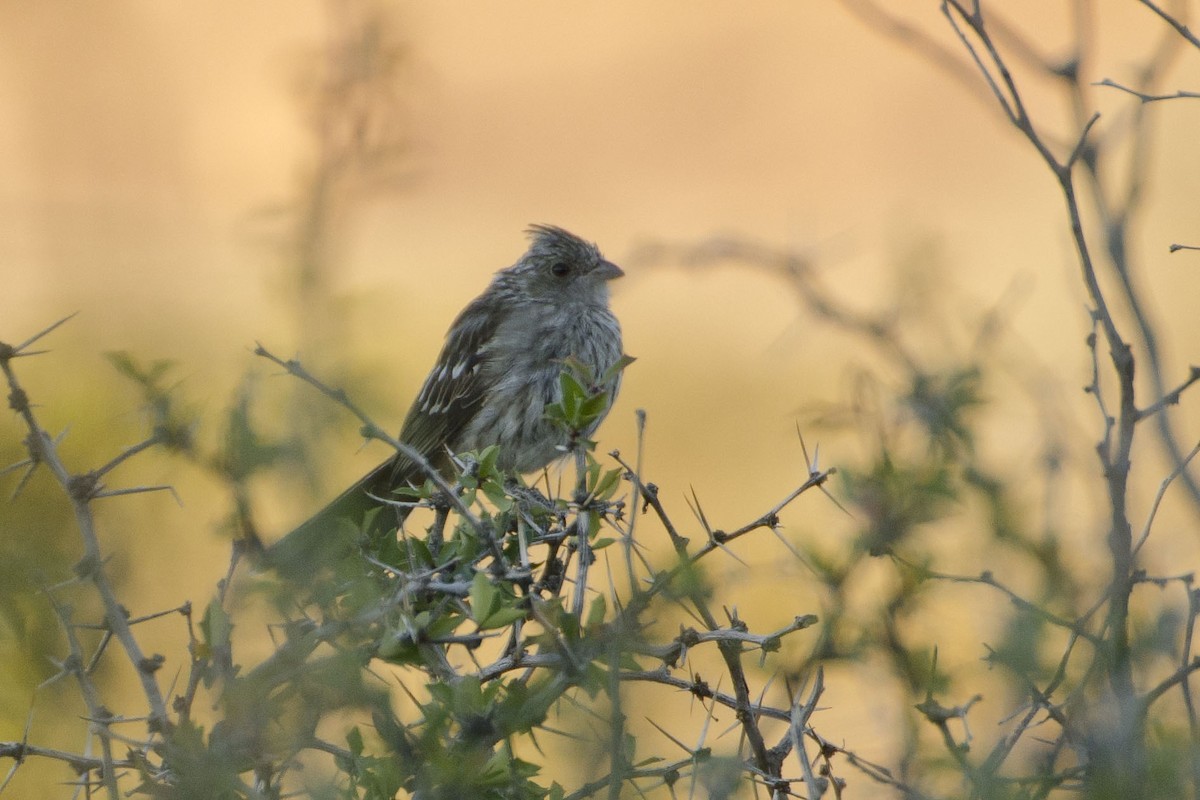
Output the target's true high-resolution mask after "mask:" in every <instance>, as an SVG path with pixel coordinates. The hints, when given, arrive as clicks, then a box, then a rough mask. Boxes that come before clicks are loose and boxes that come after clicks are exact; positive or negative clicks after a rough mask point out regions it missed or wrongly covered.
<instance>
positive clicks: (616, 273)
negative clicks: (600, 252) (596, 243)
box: [596, 261, 625, 281]
mask: <svg viewBox="0 0 1200 800" xmlns="http://www.w3.org/2000/svg"><path fill="white" fill-rule="evenodd" d="M624 274H625V270H623V269H621V268H620V267H618V266H617V265H616V264H614V263H612V262H611V261H601V262H600V263H599V265H597V266H596V277H598V278H600V279H601V280H605V281H611V280H612V279H613V278H620V277H621V276H622V275H624Z"/></svg>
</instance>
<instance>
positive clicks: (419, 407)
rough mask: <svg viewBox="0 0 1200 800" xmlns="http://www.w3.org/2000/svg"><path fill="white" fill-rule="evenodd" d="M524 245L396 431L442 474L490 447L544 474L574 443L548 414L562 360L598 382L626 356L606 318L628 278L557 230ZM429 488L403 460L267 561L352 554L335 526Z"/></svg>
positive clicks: (370, 477)
mask: <svg viewBox="0 0 1200 800" xmlns="http://www.w3.org/2000/svg"><path fill="white" fill-rule="evenodd" d="M529 235H530V239H531V243H530V246H529V249H528V251H526V253H525V254H524V255H523V256H521V258H520V259H519V260H518V261H517V263H516V264H514V265H513V266H511V267H509V268H508V269H504V270H501V271H500V272H497V273H496V275H495V276H494V278H493V279H492V282H491V285H489V286H488V288H487V289H486V290H485V291H484V292H483V294H481V295H479V297H477V298H475V299H474V300H473V301H471V303H470V304H469V305H468V306H467V307H466V308H465V309H463V311H462V313H460V314H459V315H458V318H457V319H456V320H455V321H454V324H453V325H451V326H450V330H449V331H448V332H447V334H446V343H445V344H444V345H443V347H442V352H441V355H439V356H438V360H437V363H436V364H434V366H433V369H432V370H430V372H429V376H428V377H427V378H426V379H425V384H424V385H423V386H422V387H421V391H420V393H419V394H418V395H417V399H416V400H415V401H414V402H413V405H412V408H411V409H410V410H409V412H408V416H407V417H406V418H405V420H404V425H403V426H402V428H401V430H400V437H399V440H400V442H402V443H403V444H406V445H408V446H410V447H412V448H413V449H415V450H416V451H417V452H419V453H421V454H422V455H423V456H424V457H425V458H426V459H427V460H428V461H429V462H431V463H432V464H433V465H434V466H435V467H436V468H437V469H438V470H440V471H442V472H446V471H447V470H448V469H449V466H450V454H451V453H458V452H463V451H466V450H480V449H483V448H485V447H488V446H491V445H499V448H500V449H499V460H498V465H499V466H500V468H501V469H504V470H507V471H511V472H516V473H528V472H535V471H537V470H540V469H542V468H544V467H546V466H548V465H549V464H550V463H551V462H553V461H555V460H556V459H558V458H560V457H561V456H563V455H565V454H566V450H567V445H568V443H569V442H568V432H567V431H565V430H563V429H562V427H561V426H559V425H557V424H555V423H554V422H553V421H552V420H549V419H547V417H546V413H545V410H546V406H547V405H548V404H550V403H554V402H557V401H559V400H561V399H562V397H561V394H562V389H561V384H560V381H559V376H560V375H561V373H562V371H563V369H564V361H565V360H567V359H569V358H573V359H575V360H577V361H578V362H580V363H582V364H583V365H584V366H585V367H586V368H587V369H588V370H589V371H590V372H591V374H592V375H594V376H596V377H597V379H599V378H600V377H601V376H604V375H605V373H607V372H608V371H609V369H610V368H611V367H613V366H614V365H615V364H616V363H617V362H618V360H619V359H620V358H621V356H622V349H621V326H620V324H619V323H618V322H617V318H616V317H615V316H613V313H612V311H611V310H609V307H608V282H609V281H611V280H613V279H614V278H619V277H621V276H622V275H624V273H623V272H622V271H621V269H620V268H619V267H617V266H616V265H615V264H613V263H612V262H610V261H607V260H605V258H604V256H602V255H601V254H600V250H599V249H598V248H597V247H596V245H594V244H592V243H590V242H587V241H584V240H583V239H580V238H579V237H578V236H575V235H573V234H571V233H568V232H567V231H565V230H563V229H562V228H557V227H554V226H551V225H534V226H532V227H531V228H530V229H529ZM619 384H620V377H619V375H617V376H614V377H612V378H610V379H609V382H608V384H607V385H603V386H601V387H599V388H601V389H603V390H604V391H606V393H607V394H608V397H609V406H610V407H611V405H612V401H613V399H615V397H616V394H617V389H618V388H619ZM606 413H607V412H606ZM602 418H603V417H601V419H597V420H596V422H595V423H594V425H593V427H592V430H588V431H584V432H583V433H584V435H585V436H589V435H590V434H591V433H592V432H593V430H594V429H595V427H596V426H598V425H599V424H600V421H601V420H602ZM425 477H426V476H425V474H424V473H423V472H422V470H421V469H420V468H419V467H418V465H417V464H415V463H414V462H413V461H412V460H411V459H409V458H407V457H405V456H404V455H403V454H401V453H397V454H396V455H394V456H393V457H392V458H390V459H388V460H387V461H385V462H384V463H382V464H380V465H379V466H378V467H376V468H375V469H373V470H371V472H369V473H367V475H366V476H364V477H363V478H362V479H361V480H359V481H358V482H357V483H355V484H354V485H353V486H351V487H350V488H349V489H347V490H346V491H345V492H343V493H342V494H341V495H340V496H339V497H338V498H337V499H335V500H334V501H333V502H332V503H330V504H329V505H328V506H326V507H325V508H324V509H322V510H321V511H320V512H318V513H317V514H316V515H315V516H314V517H312V518H311V519H309V520H308V521H306V522H304V523H303V524H301V525H300V526H299V527H298V528H297V529H296V530H294V531H292V532H291V533H290V534H288V535H287V536H285V537H284V538H283V539H281V540H280V541H279V542H278V543H276V544H275V545H274V546H272V547H271V548H270V550H268V553H267V556H268V560H269V562H273V563H274V564H275V565H276V566H278V567H280V568H281V570H283V569H286V571H289V572H295V571H297V570H303V569H305V568H307V567H311V566H312V565H314V564H315V563H320V561H314V560H315V559H321V558H323V557H325V556H327V555H328V550H329V549H330V548H337V549H339V550H340V549H343V548H344V547H345V546H346V543H345V542H340V543H339V542H337V541H336V539H337V537H336V536H335V533H336V530H337V529H338V520H339V519H343V518H344V519H348V520H350V521H351V522H353V523H355V524H359V523H360V522H361V521H362V519H363V516H364V514H366V512H368V511H369V510H371V509H372V508H376V507H378V506H380V505H381V503H380V501H379V500H378V499H375V498H388V497H391V493H392V491H393V490H394V489H396V488H399V487H403V486H408V485H414V486H419V485H420V484H422V483H423V482H424V480H425ZM402 518H403V515H402V514H401V515H400V516H399V517H397V515H396V514H394V513H393V512H392V511H391V510H390V509H387V508H385V509H382V511H381V513H380V514H379V516H378V518H377V519H381V520H384V521H385V522H384V524H389V523H388V521H390V523H391V524H392V526H393V527H394V523H395V522H396V521H397V520H398V519H402ZM323 554H324V555H323Z"/></svg>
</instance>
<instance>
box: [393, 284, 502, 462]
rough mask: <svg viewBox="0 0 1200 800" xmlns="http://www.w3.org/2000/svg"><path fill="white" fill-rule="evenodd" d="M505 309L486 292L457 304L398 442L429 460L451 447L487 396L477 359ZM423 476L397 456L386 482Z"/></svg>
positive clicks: (481, 358) (482, 357)
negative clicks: (460, 305)
mask: <svg viewBox="0 0 1200 800" xmlns="http://www.w3.org/2000/svg"><path fill="white" fill-rule="evenodd" d="M507 313H508V311H507V304H502V303H497V302H495V299H494V298H491V299H489V295H488V294H487V293H485V294H484V295H483V296H481V297H479V298H477V299H476V300H475V301H474V302H472V303H471V304H470V305H468V306H467V307H466V308H465V309H463V312H462V313H461V314H460V315H459V316H458V319H456V320H455V321H454V324H453V325H451V326H450V331H449V333H447V334H446V344H445V345H444V346H443V347H442V352H441V354H440V355H439V356H438V360H437V363H436V364H435V365H434V367H433V369H432V370H431V371H430V373H429V376H428V377H427V378H426V379H425V384H424V385H423V386H422V387H421V391H420V393H419V394H418V395H417V399H416V400H415V401H413V405H412V408H411V409H409V411H408V416H407V417H406V418H405V420H404V425H403V427H402V428H401V429H400V441H401V442H403V443H404V444H407V445H409V446H410V447H412V448H413V449H415V450H417V451H418V452H420V453H421V454H422V455H424V456H425V457H426V458H427V459H429V460H430V461H432V462H434V463H435V464H439V463H444V461H443V459H444V455H445V448H446V447H447V446H451V447H453V446H454V443H455V441H456V440H457V439H458V437H459V435H460V434H461V433H462V431H463V430H464V429H465V428H466V427H467V425H468V424H470V422H471V420H472V418H474V416H475V414H476V413H477V412H478V411H479V408H480V406H482V405H483V402H484V398H485V397H487V394H488V392H489V389H490V387H489V386H488V385H487V383H488V380H489V378H488V377H486V372H487V371H486V370H484V369H483V363H484V360H485V359H486V358H487V353H488V347H489V343H490V342H491V341H492V340H493V337H494V335H495V332H496V328H497V327H498V326H499V325H500V323H501V321H502V320H503V319H504V317H505V316H506V315H507ZM423 479H424V478H423V476H422V475H421V474H420V472H419V470H417V469H416V467H415V465H414V464H412V462H411V461H410V460H409V459H407V458H405V457H403V455H399V456H397V458H396V464H395V468H394V470H393V472H392V486H398V485H403V484H405V483H408V482H410V481H412V482H420V481H422V480H423Z"/></svg>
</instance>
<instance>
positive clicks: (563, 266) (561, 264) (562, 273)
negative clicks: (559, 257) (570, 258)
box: [550, 261, 571, 278]
mask: <svg viewBox="0 0 1200 800" xmlns="http://www.w3.org/2000/svg"><path fill="white" fill-rule="evenodd" d="M550 271H551V272H552V273H554V277H556V278H565V277H567V273H569V272H570V271H571V265H570V264H568V263H567V262H565V261H555V262H554V266H552V267H550Z"/></svg>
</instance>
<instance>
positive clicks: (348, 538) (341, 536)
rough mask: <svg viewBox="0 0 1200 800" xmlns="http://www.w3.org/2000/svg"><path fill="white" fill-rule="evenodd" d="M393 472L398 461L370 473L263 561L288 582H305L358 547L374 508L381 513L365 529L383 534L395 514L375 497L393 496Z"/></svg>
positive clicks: (389, 461)
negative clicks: (304, 579)
mask: <svg viewBox="0 0 1200 800" xmlns="http://www.w3.org/2000/svg"><path fill="white" fill-rule="evenodd" d="M394 470H395V460H394V459H389V460H388V461H385V462H383V463H382V464H380V465H379V466H378V467H376V468H375V469H373V470H371V471H370V472H368V473H367V474H366V475H364V476H363V477H362V478H361V479H359V480H358V481H356V482H355V483H354V485H353V486H351V487H350V488H349V489H347V490H346V491H344V492H342V493H341V494H340V495H338V496H337V498H335V499H334V500H333V501H332V502H331V503H329V505H327V506H325V507H324V508H323V509H321V510H320V511H318V512H317V513H316V514H314V515H313V516H312V517H310V518H309V519H308V520H306V521H305V522H302V523H301V524H300V525H299V526H298V527H297V528H296V529H295V530H293V531H292V532H291V533H289V534H287V535H286V536H284V537H283V538H282V539H280V540H279V541H278V542H276V543H275V544H273V545H271V546H270V547H268V548H267V550H266V553H265V554H264V559H263V560H264V564H265V566H267V567H269V568H273V569H274V570H275V571H276V572H277V573H278V574H279V575H280V576H281V577H283V578H285V579H286V578H291V579H303V578H304V577H305V576H308V575H312V574H313V573H314V572H315V571H316V570H318V569H319V568H320V567H321V566H322V565H328V564H335V563H337V562H338V561H340V560H341V559H342V558H344V557H345V556H346V555H347V554H349V553H350V552H351V551H352V550H353V549H354V548H355V547H356V546H357V544H358V539H359V536H360V532H361V531H363V530H364V525H363V521H364V519H365V518H366V516H367V513H368V512H370V511H371V510H373V509H377V510H378V513H377V514H376V516H375V518H374V519H373V520H372V524H371V525H370V526H369V528H368V529H366V530H367V532H368V534H371V535H374V534H376V533H379V534H382V533H383V532H384V528H386V527H389V523H394V522H395V520H396V515H395V514H394V513H393V511H392V509H390V508H388V507H386V506H383V504H381V503H380V502H379V500H377V499H375V498H379V497H389V496H390V492H391V488H392V486H393V481H394ZM381 506H382V507H381ZM390 527H395V526H394V525H390Z"/></svg>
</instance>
